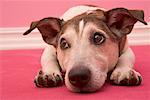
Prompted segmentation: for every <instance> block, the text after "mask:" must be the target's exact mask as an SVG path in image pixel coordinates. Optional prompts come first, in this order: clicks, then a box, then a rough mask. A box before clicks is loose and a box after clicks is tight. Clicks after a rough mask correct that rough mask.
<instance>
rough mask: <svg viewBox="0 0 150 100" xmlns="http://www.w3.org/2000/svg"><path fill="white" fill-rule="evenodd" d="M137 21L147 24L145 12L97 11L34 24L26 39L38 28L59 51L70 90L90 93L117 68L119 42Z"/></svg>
mask: <svg viewBox="0 0 150 100" xmlns="http://www.w3.org/2000/svg"><path fill="white" fill-rule="evenodd" d="M137 21H140V22H142V23H144V24H147V23H146V22H145V21H144V13H143V11H142V10H127V9H125V8H116V9H111V10H109V11H103V10H100V9H97V10H92V11H88V12H84V13H82V14H80V15H77V16H75V17H73V18H71V19H70V20H67V21H64V20H63V19H59V18H53V17H49V18H44V19H42V20H40V21H36V22H32V24H31V26H30V29H29V30H27V31H26V32H25V33H24V35H26V34H29V33H30V32H31V31H32V30H33V29H35V28H38V30H39V31H40V33H41V35H42V37H43V40H44V41H45V42H46V43H48V44H50V45H54V46H55V47H56V49H57V59H58V61H59V64H60V66H61V68H62V69H63V70H64V71H66V75H65V83H66V86H67V87H68V89H70V90H72V91H75V92H80V91H83V92H84V91H86V92H91V91H96V90H98V89H99V88H100V87H101V86H102V85H103V84H104V82H105V80H106V77H107V73H108V71H110V70H112V69H113V68H114V67H115V65H116V64H117V61H118V58H119V53H120V52H121V51H120V46H119V45H120V42H121V41H122V40H123V39H125V37H126V35H127V34H129V33H130V32H131V30H132V28H133V26H134V24H135V23H136V22H137Z"/></svg>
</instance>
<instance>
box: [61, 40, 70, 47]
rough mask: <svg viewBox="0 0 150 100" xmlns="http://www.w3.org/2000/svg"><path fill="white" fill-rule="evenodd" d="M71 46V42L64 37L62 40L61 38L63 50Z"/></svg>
mask: <svg viewBox="0 0 150 100" xmlns="http://www.w3.org/2000/svg"><path fill="white" fill-rule="evenodd" d="M69 47H70V46H69V44H68V43H67V41H66V40H65V39H64V38H62V39H61V40H60V48H61V49H62V50H65V49H68V48H69Z"/></svg>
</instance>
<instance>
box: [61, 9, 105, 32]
mask: <svg viewBox="0 0 150 100" xmlns="http://www.w3.org/2000/svg"><path fill="white" fill-rule="evenodd" d="M101 20H105V16H104V11H102V10H100V9H97V10H91V11H87V12H84V13H82V14H80V15H77V16H75V17H73V18H72V19H70V20H68V21H66V22H65V23H64V25H63V26H62V34H63V33H64V32H65V31H66V29H68V27H73V28H74V29H75V31H76V32H77V33H80V31H81V30H82V29H83V28H84V26H85V25H86V24H87V23H93V24H95V25H97V26H99V27H101V26H103V25H102V24H103V23H102V21H101Z"/></svg>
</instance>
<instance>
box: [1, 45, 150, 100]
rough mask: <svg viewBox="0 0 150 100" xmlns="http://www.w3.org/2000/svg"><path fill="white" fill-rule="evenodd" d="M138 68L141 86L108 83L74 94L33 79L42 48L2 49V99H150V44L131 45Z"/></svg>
mask: <svg viewBox="0 0 150 100" xmlns="http://www.w3.org/2000/svg"><path fill="white" fill-rule="evenodd" d="M132 48H133V50H134V52H135V54H136V64H135V68H136V70H138V71H140V72H141V74H142V76H143V81H142V84H141V85H140V86H133V87H126V86H113V85H111V84H109V83H106V84H105V85H104V86H103V88H102V89H101V90H99V91H98V92H95V93H90V94H80V93H72V92H70V91H68V90H67V88H66V87H65V86H62V87H56V88H37V87H35V85H34V83H33V80H34V77H35V75H36V73H37V71H38V69H39V68H40V56H41V54H42V51H43V50H9V51H0V54H1V55H0V57H1V58H0V68H1V70H0V78H1V81H0V85H1V86H0V90H1V91H0V100H110V99H111V100H150V67H149V65H150V53H149V51H150V46H136V47H132Z"/></svg>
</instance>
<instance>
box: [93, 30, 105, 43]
mask: <svg viewBox="0 0 150 100" xmlns="http://www.w3.org/2000/svg"><path fill="white" fill-rule="evenodd" d="M104 40H105V37H104V35H102V34H101V33H99V32H95V33H94V36H93V42H94V44H96V45H99V44H101V43H103V42H104Z"/></svg>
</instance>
